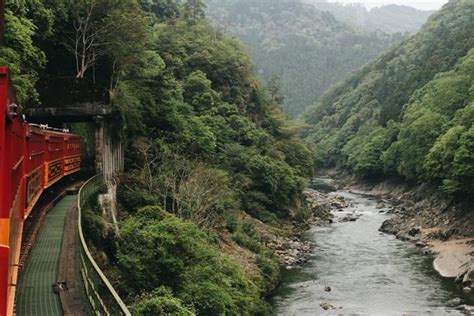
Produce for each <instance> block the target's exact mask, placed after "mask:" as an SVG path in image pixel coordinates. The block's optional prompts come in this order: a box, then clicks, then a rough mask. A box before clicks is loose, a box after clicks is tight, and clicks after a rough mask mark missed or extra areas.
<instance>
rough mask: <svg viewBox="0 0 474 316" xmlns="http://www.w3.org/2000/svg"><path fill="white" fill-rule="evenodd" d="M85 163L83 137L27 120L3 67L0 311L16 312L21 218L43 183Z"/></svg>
mask: <svg viewBox="0 0 474 316" xmlns="http://www.w3.org/2000/svg"><path fill="white" fill-rule="evenodd" d="M80 167H81V137H80V136H79V135H74V134H69V133H65V132H62V131H59V130H51V129H47V128H44V127H43V126H38V125H31V124H27V123H26V122H25V121H24V120H23V118H22V117H21V115H20V114H19V113H18V109H17V105H16V104H15V94H14V91H13V88H12V85H11V82H10V80H9V74H8V69H7V68H4V67H0V316H5V315H8V316H9V315H12V314H13V303H14V298H15V286H16V283H17V277H18V261H19V257H20V247H21V236H22V230H23V222H24V221H25V219H26V218H27V217H28V215H29V214H30V212H31V210H32V208H33V206H34V205H35V203H36V202H37V200H38V198H39V197H40V195H41V193H42V192H43V190H44V189H46V188H48V187H49V186H51V185H53V184H54V183H55V182H57V181H58V180H60V179H61V178H62V177H63V176H65V175H68V174H71V173H74V172H77V171H79V170H80Z"/></svg>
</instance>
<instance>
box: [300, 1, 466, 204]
mask: <svg viewBox="0 0 474 316" xmlns="http://www.w3.org/2000/svg"><path fill="white" fill-rule="evenodd" d="M473 16H474V2H472V1H469V0H453V1H450V2H449V4H447V5H445V6H444V7H443V9H442V10H441V11H439V12H437V13H435V14H434V15H433V16H432V17H431V18H430V19H429V20H428V22H427V23H426V25H425V26H424V27H423V29H422V30H421V31H420V32H419V33H418V34H416V35H415V36H413V37H411V38H409V39H408V40H406V41H405V42H403V43H402V44H400V45H398V46H397V47H395V48H393V49H392V50H390V51H388V52H387V53H385V54H383V55H382V56H381V57H379V58H378V59H377V60H376V61H375V62H373V63H371V64H369V65H367V66H365V67H364V68H363V69H361V70H359V71H358V72H356V73H355V74H353V75H352V76H350V77H349V78H347V79H346V80H345V81H343V82H341V83H339V84H336V85H334V86H333V87H332V88H331V89H330V90H329V91H328V92H327V93H325V94H324V96H323V97H322V99H321V101H320V102H319V103H318V104H317V105H316V106H314V107H313V108H311V109H310V110H309V111H308V112H307V113H306V114H305V119H306V122H307V123H308V124H309V126H310V127H309V128H308V129H307V130H306V132H305V134H306V136H307V139H308V140H310V141H311V142H312V143H313V144H314V148H315V150H316V157H317V162H318V164H319V165H323V166H339V167H344V168H349V169H351V170H353V171H355V172H357V173H358V174H361V175H364V176H370V177H381V176H389V175H398V176H400V177H403V178H404V179H406V180H409V181H417V182H434V183H438V184H439V185H440V188H441V189H442V190H444V191H446V192H448V193H450V194H455V195H467V194H472V193H473V192H474V186H473V185H474V147H473V146H474V140H473V132H474V129H473V128H474V125H473V123H474V117H473V113H474V112H473V110H474V107H473V105H474V103H473V100H474V99H473V97H474V95H473V80H474V71H473V70H474V68H473V67H474V50H473V48H474V37H473V36H472V34H474V20H473Z"/></svg>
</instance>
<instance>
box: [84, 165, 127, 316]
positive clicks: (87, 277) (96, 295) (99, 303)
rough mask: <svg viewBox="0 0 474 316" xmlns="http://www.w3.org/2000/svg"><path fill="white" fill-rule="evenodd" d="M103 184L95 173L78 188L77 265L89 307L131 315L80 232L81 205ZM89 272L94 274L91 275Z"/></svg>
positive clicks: (99, 311) (101, 312)
mask: <svg viewBox="0 0 474 316" xmlns="http://www.w3.org/2000/svg"><path fill="white" fill-rule="evenodd" d="M103 186H104V178H103V175H102V174H97V175H95V176H94V177H92V178H90V179H89V180H87V181H86V182H85V183H84V184H83V185H82V187H81V188H80V189H79V194H78V198H77V210H78V212H77V213H78V231H79V240H80V245H79V250H80V255H79V260H80V262H79V267H80V271H81V273H80V275H81V278H82V281H83V283H84V287H85V291H86V294H87V298H88V300H89V304H90V307H91V309H92V310H93V311H94V313H95V314H97V315H102V314H105V315H126V316H129V315H131V313H130V311H129V310H128V308H127V306H126V305H125V303H124V302H123V301H122V299H121V298H120V296H119V295H118V294H117V292H116V291H115V289H114V287H113V286H112V284H111V283H110V281H109V280H108V279H107V277H106V276H105V275H104V273H103V272H102V270H101V269H100V268H99V266H98V265H97V263H96V262H95V260H94V258H93V257H92V255H91V253H90V251H89V248H88V247H87V243H86V241H85V239H84V233H83V232H82V207H83V206H84V205H85V204H86V202H87V200H88V199H89V198H90V197H91V196H92V195H94V194H96V193H97V192H98V191H99V190H100V188H101V187H103ZM91 274H95V277H94V276H91ZM101 290H102V291H101ZM100 292H102V293H100ZM104 296H107V297H104Z"/></svg>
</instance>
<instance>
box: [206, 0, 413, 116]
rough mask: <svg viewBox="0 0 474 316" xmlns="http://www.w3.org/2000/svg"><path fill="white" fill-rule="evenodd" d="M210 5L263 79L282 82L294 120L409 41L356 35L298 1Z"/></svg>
mask: <svg viewBox="0 0 474 316" xmlns="http://www.w3.org/2000/svg"><path fill="white" fill-rule="evenodd" d="M206 3H207V6H208V9H207V10H208V11H207V14H208V16H209V17H210V18H211V19H212V20H213V21H214V22H215V23H216V24H217V25H218V26H219V27H220V28H221V29H222V30H223V31H224V32H225V33H226V34H228V35H231V36H236V37H238V38H240V39H241V40H242V41H243V42H244V43H245V44H246V45H247V46H248V47H249V49H250V52H251V54H252V57H253V61H254V63H255V66H256V68H257V71H258V73H259V75H260V76H261V78H262V79H263V80H264V81H269V80H270V79H271V78H272V77H273V76H275V75H276V76H278V77H280V79H281V88H282V93H283V96H284V97H285V102H284V109H285V111H286V112H287V113H288V114H289V115H290V116H293V117H294V116H297V115H298V114H300V113H301V112H302V111H304V109H305V108H306V107H307V106H308V105H309V104H313V103H315V102H316V101H317V100H318V99H319V97H320V95H321V94H322V93H323V92H324V91H325V90H326V89H327V88H328V87H329V86H330V85H331V84H332V83H334V82H336V81H338V80H341V79H342V78H344V77H345V76H346V75H347V74H349V73H350V72H351V71H353V70H354V69H357V68H359V67H361V66H362V65H364V64H365V63H367V62H368V61H370V60H372V59H373V58H375V57H377V56H378V55H379V54H380V53H381V52H382V51H383V50H384V49H386V48H387V47H388V46H390V45H392V44H394V43H398V42H401V41H402V40H403V39H404V37H403V36H402V35H401V34H387V33H384V32H381V31H370V32H369V31H367V30H365V29H362V28H359V29H356V28H355V27H353V26H350V25H348V24H347V23H344V22H342V21H341V19H342V18H341V19H338V18H336V17H335V15H334V14H333V13H331V12H329V10H320V9H318V7H316V6H314V5H312V4H307V3H302V2H298V1H278V0H261V1H255V0H254V1H251V0H227V1H226V0H207V1H206ZM339 6H340V5H339ZM329 7H335V6H334V5H329ZM336 7H337V5H336ZM340 7H342V6H340ZM342 8H344V10H347V8H345V7H342ZM365 13H367V11H365Z"/></svg>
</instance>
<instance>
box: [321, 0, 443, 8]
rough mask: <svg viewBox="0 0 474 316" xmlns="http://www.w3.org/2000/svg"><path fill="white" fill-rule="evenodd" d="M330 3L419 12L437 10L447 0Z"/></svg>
mask: <svg viewBox="0 0 474 316" xmlns="http://www.w3.org/2000/svg"><path fill="white" fill-rule="evenodd" d="M329 1H330V2H342V3H362V4H364V5H365V6H366V7H367V8H369V9H371V8H373V7H378V6H381V5H385V4H403V5H409V6H412V7H414V8H417V9H420V10H438V9H439V8H441V6H442V5H443V4H445V3H447V2H448V0H329Z"/></svg>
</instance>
